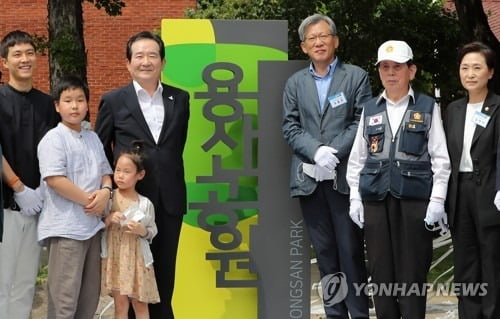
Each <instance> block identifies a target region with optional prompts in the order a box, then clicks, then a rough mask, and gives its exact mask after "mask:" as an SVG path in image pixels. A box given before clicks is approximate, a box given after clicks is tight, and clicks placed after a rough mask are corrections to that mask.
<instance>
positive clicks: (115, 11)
mask: <svg viewBox="0 0 500 319" xmlns="http://www.w3.org/2000/svg"><path fill="white" fill-rule="evenodd" d="M82 1H83V0H82ZM87 1H88V2H90V3H92V4H94V6H95V7H96V8H97V9H101V8H104V11H106V13H107V14H108V15H110V16H119V15H121V14H122V8H124V7H125V2H124V1H120V0H87Z"/></svg>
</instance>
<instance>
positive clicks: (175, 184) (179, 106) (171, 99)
mask: <svg viewBox="0 0 500 319" xmlns="http://www.w3.org/2000/svg"><path fill="white" fill-rule="evenodd" d="M162 86H163V103H164V105H165V118H164V121H163V128H162V131H161V134H160V137H159V139H158V143H156V142H155V141H154V139H153V135H152V134H151V132H150V130H149V127H148V125H147V123H146V120H145V119H144V116H143V114H142V111H141V108H140V106H139V102H138V99H137V94H136V92H135V89H134V86H133V84H132V83H130V84H128V85H127V86H125V87H122V88H119V89H117V90H114V91H111V92H109V93H106V94H105V95H103V96H102V99H101V102H100V104H99V112H98V114H97V119H96V124H95V131H96V133H97V134H98V135H99V137H100V138H101V141H102V143H103V145H104V151H105V152H106V156H107V157H108V160H109V161H110V163H111V164H114V162H115V160H116V158H117V157H118V155H119V154H120V153H121V152H122V151H123V150H127V149H129V148H130V147H131V143H132V141H134V140H143V141H144V152H145V155H146V160H145V168H146V176H145V177H144V179H143V180H142V181H140V182H139V183H138V184H137V191H138V192H139V193H140V194H142V195H144V196H146V197H148V198H149V199H150V200H151V201H152V202H153V204H154V207H155V211H156V216H157V219H158V222H159V221H160V220H161V217H160V215H161V212H166V213H167V214H171V215H183V214H185V213H186V184H185V181H184V165H183V159H182V153H183V151H184V145H185V143H186V137H187V128H188V120H189V94H188V93H187V92H186V91H183V90H181V89H178V88H175V87H172V86H169V85H166V84H163V83H162ZM159 211H161V212H159Z"/></svg>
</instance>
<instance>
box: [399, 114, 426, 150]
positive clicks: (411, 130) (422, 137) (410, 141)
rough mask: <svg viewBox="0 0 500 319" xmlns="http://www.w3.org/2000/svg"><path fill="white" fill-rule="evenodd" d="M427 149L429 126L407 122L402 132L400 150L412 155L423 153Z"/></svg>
mask: <svg viewBox="0 0 500 319" xmlns="http://www.w3.org/2000/svg"><path fill="white" fill-rule="evenodd" d="M426 149H427V127H426V126H425V124H422V123H413V122H407V123H405V124H404V127H403V133H402V134H401V144H400V150H401V151H402V152H404V153H407V154H411V155H422V154H424V152H425V151H426Z"/></svg>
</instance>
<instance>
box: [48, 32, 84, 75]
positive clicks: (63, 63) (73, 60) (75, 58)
mask: <svg viewBox="0 0 500 319" xmlns="http://www.w3.org/2000/svg"><path fill="white" fill-rule="evenodd" d="M75 39H78V36H77V35H75V34H73V32H72V31H71V29H70V28H68V27H65V28H63V29H62V30H60V32H59V33H58V34H57V37H55V38H54V39H53V40H52V41H51V42H50V43H49V51H50V54H51V55H52V58H53V59H54V60H56V61H57V62H58V64H59V66H60V67H61V71H62V73H63V74H80V72H81V70H85V67H86V65H85V64H86V63H85V61H86V59H85V52H84V50H83V48H82V46H81V44H80V42H79V41H76V40H75Z"/></svg>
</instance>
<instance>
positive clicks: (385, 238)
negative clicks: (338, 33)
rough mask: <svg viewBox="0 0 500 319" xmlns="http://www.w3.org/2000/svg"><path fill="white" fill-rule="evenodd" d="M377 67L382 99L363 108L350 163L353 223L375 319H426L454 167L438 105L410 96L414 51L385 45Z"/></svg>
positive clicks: (396, 44)
mask: <svg viewBox="0 0 500 319" xmlns="http://www.w3.org/2000/svg"><path fill="white" fill-rule="evenodd" d="M376 65H377V67H378V71H379V76H380V80H381V81H382V85H383V86H384V91H383V92H382V94H381V95H380V96H378V97H375V98H373V99H372V100H370V101H369V102H367V104H365V107H364V110H363V115H362V117H361V121H360V124H359V127H358V131H357V134H356V138H355V140H354V145H353V148H352V151H351V154H350V157H349V163H348V169H347V182H348V183H349V186H350V188H351V193H350V209H349V215H350V216H351V218H352V220H353V221H354V222H355V223H356V224H357V225H358V226H359V227H360V228H363V227H364V230H365V240H366V249H367V254H368V267H369V273H370V275H371V279H372V283H373V284H374V286H373V287H374V288H376V289H377V291H375V290H374V301H375V309H376V313H377V318H401V317H402V318H405V319H408V318H409V319H411V318H420V319H423V318H425V304H426V289H427V286H426V284H425V283H426V279H427V272H428V270H429V267H430V264H431V261H432V232H431V231H429V230H432V228H434V226H437V227H438V228H441V230H442V232H444V231H446V230H447V219H446V213H445V210H444V199H445V197H446V191H447V185H448V178H449V175H450V160H449V157H448V151H447V148H446V140H445V135H444V130H443V125H442V121H441V114H440V110H439V107H438V105H437V104H436V102H435V101H434V99H433V98H431V97H429V96H426V95H424V94H421V93H417V92H414V91H413V89H412V88H411V85H410V81H412V80H413V79H414V78H415V74H416V72H417V67H416V65H415V64H414V63H413V52H412V50H411V48H410V46H409V45H408V44H407V43H406V42H404V41H387V42H385V43H383V44H382V45H381V46H380V47H379V49H378V59H377V63H376Z"/></svg>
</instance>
